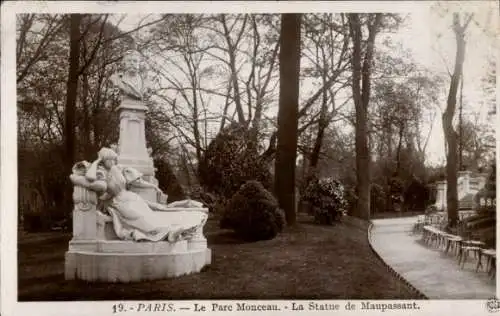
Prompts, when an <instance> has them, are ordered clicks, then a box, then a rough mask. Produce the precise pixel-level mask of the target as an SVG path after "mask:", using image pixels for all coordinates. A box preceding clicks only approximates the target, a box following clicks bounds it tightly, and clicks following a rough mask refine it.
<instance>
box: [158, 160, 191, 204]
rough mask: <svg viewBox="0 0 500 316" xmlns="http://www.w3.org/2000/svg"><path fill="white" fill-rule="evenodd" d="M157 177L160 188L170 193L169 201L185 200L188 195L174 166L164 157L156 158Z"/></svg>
mask: <svg viewBox="0 0 500 316" xmlns="http://www.w3.org/2000/svg"><path fill="white" fill-rule="evenodd" d="M154 165H155V167H156V173H155V177H156V179H158V185H159V187H160V189H161V190H162V191H163V192H165V194H167V195H168V203H171V202H174V201H179V200H183V199H184V198H185V197H186V194H185V193H184V190H183V189H182V187H181V185H180V184H179V181H178V180H177V177H176V175H175V173H174V172H173V170H172V167H171V166H170V164H169V163H168V161H166V160H164V159H155V160H154Z"/></svg>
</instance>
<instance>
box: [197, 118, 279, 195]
mask: <svg viewBox="0 0 500 316" xmlns="http://www.w3.org/2000/svg"><path fill="white" fill-rule="evenodd" d="M248 139H249V132H248V130H247V129H246V128H245V126H242V125H240V124H237V123H235V124H231V125H229V126H228V127H226V128H225V129H223V130H222V131H221V132H220V133H219V134H218V135H217V136H216V137H215V139H214V140H213V141H212V142H211V143H210V144H209V146H208V148H207V150H206V151H205V153H204V155H203V158H202V161H201V162H200V164H199V166H198V173H199V179H200V183H201V185H203V186H204V187H205V188H206V189H207V190H208V191H209V192H213V193H215V194H217V195H220V196H222V197H225V198H226V199H229V198H231V196H232V195H233V194H234V193H235V192H236V191H238V189H239V188H240V186H241V185H242V184H244V183H245V182H246V181H249V180H256V181H259V182H261V183H262V184H263V186H264V188H266V189H267V190H270V189H271V188H272V178H271V173H270V171H269V169H268V166H267V164H266V162H265V161H264V160H263V159H261V157H260V156H259V154H258V152H257V151H256V150H255V148H254V147H253V146H251V145H250V142H249V141H248Z"/></svg>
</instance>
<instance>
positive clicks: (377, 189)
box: [370, 183, 387, 214]
mask: <svg viewBox="0 0 500 316" xmlns="http://www.w3.org/2000/svg"><path fill="white" fill-rule="evenodd" d="M386 198H387V195H386V192H385V190H384V187H383V186H382V185H380V184H377V183H372V185H371V187H370V212H371V214H375V213H383V212H385V211H386V210H387V200H386Z"/></svg>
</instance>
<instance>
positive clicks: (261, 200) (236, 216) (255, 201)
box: [220, 181, 285, 241]
mask: <svg viewBox="0 0 500 316" xmlns="http://www.w3.org/2000/svg"><path fill="white" fill-rule="evenodd" d="M284 225H285V214H284V213H283V211H282V210H280V209H279V207H278V201H277V200H276V199H275V198H274V196H273V195H272V194H271V193H270V192H269V191H267V190H266V189H265V188H264V186H263V185H262V184H261V183H260V182H258V181H247V182H246V183H245V184H244V185H242V186H241V188H240V189H239V190H238V191H237V192H236V193H235V194H234V195H233V197H232V198H231V200H230V201H229V203H228V204H227V205H226V208H225V211H224V215H223V217H222V219H221V221H220V227H221V228H223V229H232V230H234V232H235V233H236V234H237V235H238V236H239V237H240V238H242V239H243V240H246V241H257V240H268V239H273V238H274V237H276V235H277V234H278V233H280V232H281V231H282V230H283V227H284Z"/></svg>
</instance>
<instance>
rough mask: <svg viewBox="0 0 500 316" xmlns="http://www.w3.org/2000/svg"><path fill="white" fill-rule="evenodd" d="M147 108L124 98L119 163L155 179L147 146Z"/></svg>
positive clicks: (121, 109) (121, 110)
mask: <svg viewBox="0 0 500 316" xmlns="http://www.w3.org/2000/svg"><path fill="white" fill-rule="evenodd" d="M147 109H148V108H147V107H146V106H145V105H144V104H143V102H142V101H138V100H133V99H130V98H126V97H124V98H123V99H122V102H121V105H120V107H119V108H118V110H119V113H120V138H119V142H118V156H119V158H118V163H119V164H122V165H125V166H129V167H132V168H134V169H137V170H139V171H140V172H141V173H142V174H144V176H146V177H148V176H149V177H154V172H155V170H154V166H153V161H152V159H151V157H150V156H149V153H148V149H147V146H146V133H145V118H146V111H147Z"/></svg>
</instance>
